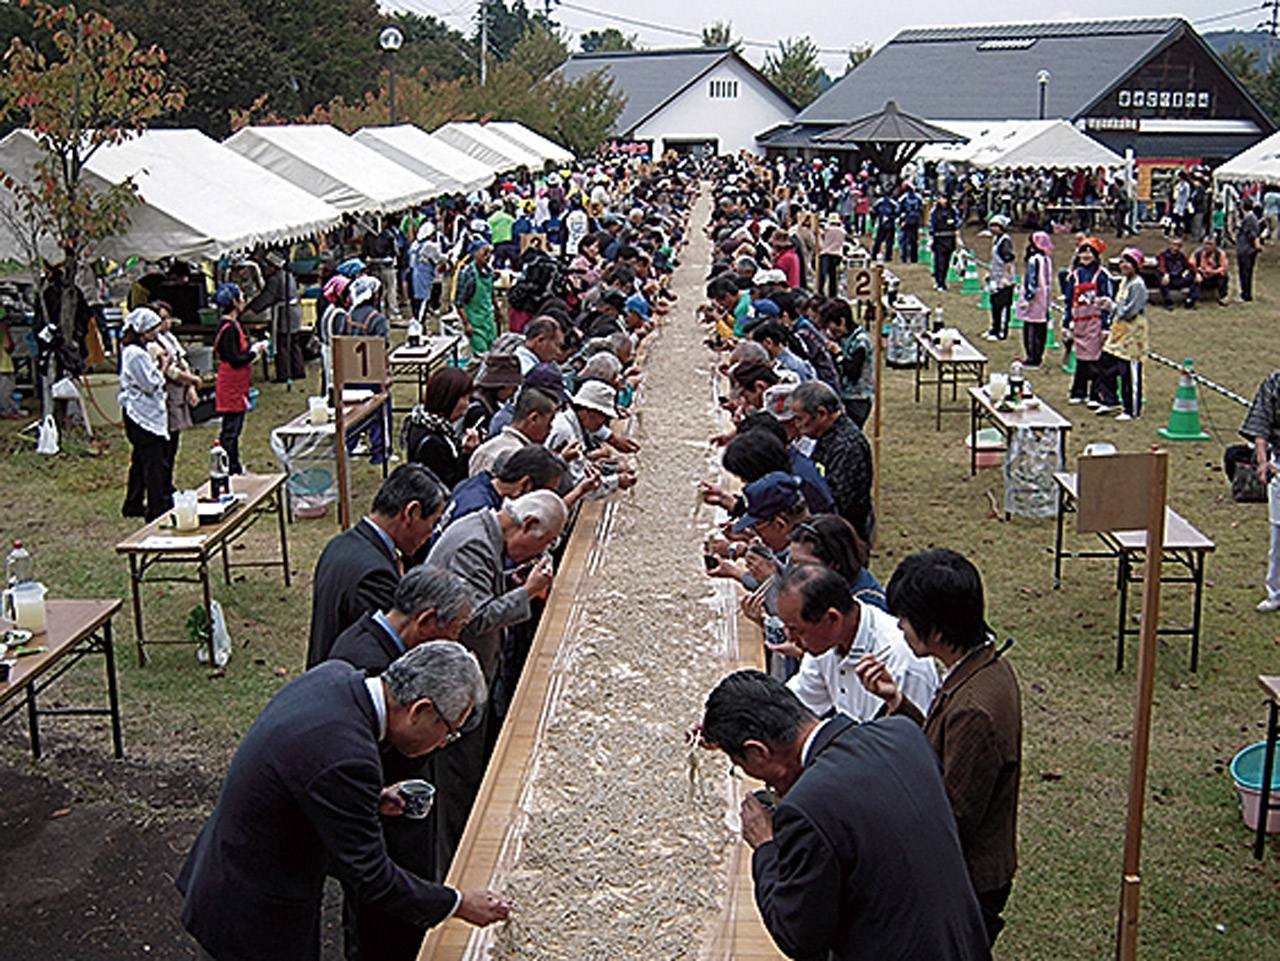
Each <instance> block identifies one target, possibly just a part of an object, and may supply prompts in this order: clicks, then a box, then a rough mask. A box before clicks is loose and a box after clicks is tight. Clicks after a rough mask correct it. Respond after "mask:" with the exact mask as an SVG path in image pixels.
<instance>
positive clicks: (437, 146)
mask: <svg viewBox="0 0 1280 961" xmlns="http://www.w3.org/2000/svg"><path fill="white" fill-rule="evenodd" d="M351 137H352V139H353V140H355V141H356V143H359V144H363V145H364V146H366V147H368V148H369V149H370V150H376V151H377V152H378V153H380V154H382V156H384V157H386V158H387V159H388V160H391V161H393V162H394V163H397V164H399V165H400V166H401V167H406V168H408V169H409V170H411V171H413V172H414V173H415V174H417V175H418V176H420V177H423V178H425V179H427V180H429V181H431V182H432V183H433V184H435V185H436V186H437V187H438V188H439V192H440V193H464V194H469V193H471V191H473V190H478V189H479V188H481V187H483V186H485V185H486V184H488V183H489V182H490V181H492V180H493V178H494V176H495V175H496V174H497V171H496V170H494V169H493V168H492V167H489V166H487V165H486V164H484V163H481V162H480V161H479V160H476V159H475V158H474V157H469V156H467V155H466V154H465V153H463V152H462V151H461V150H459V149H458V148H457V147H451V146H449V145H448V144H447V143H445V142H444V141H443V140H437V139H436V138H435V137H432V136H431V134H429V133H427V132H426V131H425V130H423V129H422V128H421V127H415V126H414V125H413V124H411V123H402V124H397V125H396V126H394V127H364V128H363V129H361V130H357V131H356V132H355V133H353V134H352V135H351Z"/></svg>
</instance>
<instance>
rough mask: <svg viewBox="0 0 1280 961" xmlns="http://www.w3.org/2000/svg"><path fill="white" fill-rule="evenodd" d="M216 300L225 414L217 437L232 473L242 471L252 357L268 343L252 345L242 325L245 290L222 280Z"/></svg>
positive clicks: (220, 402) (219, 397)
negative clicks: (242, 446) (220, 314)
mask: <svg viewBox="0 0 1280 961" xmlns="http://www.w3.org/2000/svg"><path fill="white" fill-rule="evenodd" d="M213 302H214V303H215V304H216V305H217V306H218V309H219V310H221V311H222V320H221V321H220V322H219V325H218V335H217V336H216V337H215V338H214V341H213V352H214V354H216V355H217V358H218V382H217V388H216V391H215V397H216V407H217V410H218V413H219V414H221V415H222V432H221V433H220V434H219V435H218V440H219V442H220V443H221V444H222V449H223V450H225V451H226V452H227V461H228V463H229V465H230V470H231V473H233V474H243V473H244V465H243V464H242V463H240V432H241V431H242V430H244V413H245V411H247V410H248V409H249V383H250V381H251V379H252V369H253V359H254V358H255V357H257V356H258V354H260V353H261V352H262V350H263V349H264V348H265V347H266V345H267V344H266V341H258V343H256V344H254V345H252V346H250V345H249V336H248V335H247V334H246V333H245V331H244V327H242V326H241V325H240V315H241V314H243V313H244V309H245V302H244V294H242V293H241V292H240V288H239V287H237V286H236V285H235V284H223V285H222V286H220V287H219V288H218V289H217V290H216V291H214V294H213Z"/></svg>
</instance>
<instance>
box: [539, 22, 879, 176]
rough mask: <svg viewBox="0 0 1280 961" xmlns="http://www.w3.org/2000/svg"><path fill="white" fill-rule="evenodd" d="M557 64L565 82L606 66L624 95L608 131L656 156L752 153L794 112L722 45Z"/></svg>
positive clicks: (577, 57)
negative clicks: (692, 151) (764, 136)
mask: <svg viewBox="0 0 1280 961" xmlns="http://www.w3.org/2000/svg"><path fill="white" fill-rule="evenodd" d="M560 69H561V70H562V71H563V72H564V75H565V76H566V77H567V78H568V79H569V80H576V79H578V78H580V77H584V76H586V75H587V74H589V73H591V72H592V71H595V70H600V69H604V70H606V71H608V73H609V75H610V76H611V77H612V78H613V81H614V88H615V89H616V90H619V91H620V92H622V93H623V94H625V95H626V98H627V103H626V106H625V107H624V108H623V110H622V113H621V115H620V116H619V117H618V119H617V121H616V122H615V123H614V134H615V136H616V137H617V138H618V139H619V140H620V141H625V142H643V143H646V144H648V145H650V146H651V147H652V149H653V153H654V154H655V155H659V154H661V153H663V152H664V151H665V150H667V149H687V148H693V147H697V148H699V149H709V150H711V151H713V152H716V151H718V152H720V153H732V152H734V151H737V150H743V149H745V150H756V149H757V148H756V142H755V140H756V135H757V134H759V133H760V132H761V131H764V130H768V129H769V128H770V127H775V126H777V125H778V124H779V123H783V122H785V121H788V120H790V119H791V118H792V117H793V116H794V115H795V112H796V107H795V104H794V103H792V102H791V101H790V100H789V99H788V98H787V96H786V95H785V94H784V93H782V91H781V90H779V89H778V88H777V87H775V86H774V85H773V84H772V83H770V82H769V81H768V80H766V79H765V78H764V76H763V75H762V74H761V73H760V71H758V70H756V68H755V67H753V66H751V64H750V63H748V62H747V61H746V60H745V59H743V57H742V56H741V54H739V53H738V52H737V51H736V50H732V49H730V48H727V47H691V48H685V49H680V48H677V49H670V50H618V51H607V52H596V53H576V54H574V55H573V56H571V57H570V58H569V59H568V61H567V62H566V63H565V64H564V66H563V67H561V68H560ZM881 106H883V104H882V105H881Z"/></svg>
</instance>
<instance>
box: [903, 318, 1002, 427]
mask: <svg viewBox="0 0 1280 961" xmlns="http://www.w3.org/2000/svg"><path fill="white" fill-rule="evenodd" d="M915 339H916V343H917V344H919V345H920V363H918V364H916V403H917V404H918V403H920V388H921V386H926V387H928V386H934V385H936V386H937V388H938V392H937V407H936V409H935V417H934V423H935V429H936V430H942V415H943V414H944V413H957V414H960V413H965V412H967V411H968V410H969V406H968V405H967V404H959V403H957V401H958V400H959V393H960V384H961V382H962V381H967V380H972V381H973V383H974V384H975V385H978V386H980V385H981V384H982V382H983V379H984V378H985V376H986V370H987V355H986V354H984V353H983V352H982V351H980V350H978V349H977V348H976V347H974V346H973V344H971V343H969V341H968V340H966V339H965V336H964V334H962V333H960V332H959V331H958V330H954V329H952V330H946V329H944V330H940V331H937V332H936V333H925V332H920V333H917V334H916V335H915ZM931 368H932V370H933V375H932V376H930V377H927V378H926V377H925V376H924V374H925V372H926V371H928V370H930V369H931ZM947 384H950V385H951V403H950V405H947V403H946V401H945V399H944V397H943V387H944V386H946V385H947Z"/></svg>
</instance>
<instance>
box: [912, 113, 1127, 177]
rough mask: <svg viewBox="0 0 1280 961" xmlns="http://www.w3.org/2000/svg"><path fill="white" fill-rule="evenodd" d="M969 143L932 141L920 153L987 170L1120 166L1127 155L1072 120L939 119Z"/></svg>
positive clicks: (920, 157) (927, 157) (921, 157)
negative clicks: (1090, 134) (1081, 128)
mask: <svg viewBox="0 0 1280 961" xmlns="http://www.w3.org/2000/svg"><path fill="white" fill-rule="evenodd" d="M930 122H931V123H936V124H937V125H938V126H940V127H942V128H943V129H945V130H950V131H951V132H952V133H958V134H960V135H961V136H962V137H966V138H968V139H967V142H965V143H954V144H950V143H948V144H944V143H937V144H928V145H927V146H925V147H923V148H921V150H920V153H919V154H917V155H916V159H917V160H919V161H921V162H923V161H926V160H932V161H943V160H949V161H951V162H952V163H953V164H956V165H968V166H971V167H980V168H983V169H986V170H1015V169H1019V168H1024V167H1026V168H1036V167H1052V168H1057V169H1060V170H1081V169H1090V168H1096V167H1119V166H1122V165H1123V164H1124V158H1123V157H1121V156H1120V155H1119V154H1117V153H1116V152H1115V151H1113V150H1110V149H1108V148H1107V147H1104V146H1103V145H1102V144H1100V143H1098V141H1096V140H1094V139H1093V138H1092V137H1090V136H1089V135H1088V134H1085V133H1082V132H1081V131H1080V130H1077V129H1076V128H1075V126H1073V125H1072V124H1071V123H1069V122H1067V121H1066V120H1003V121H989V120H981V121H979V120H937V121H930Z"/></svg>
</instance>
